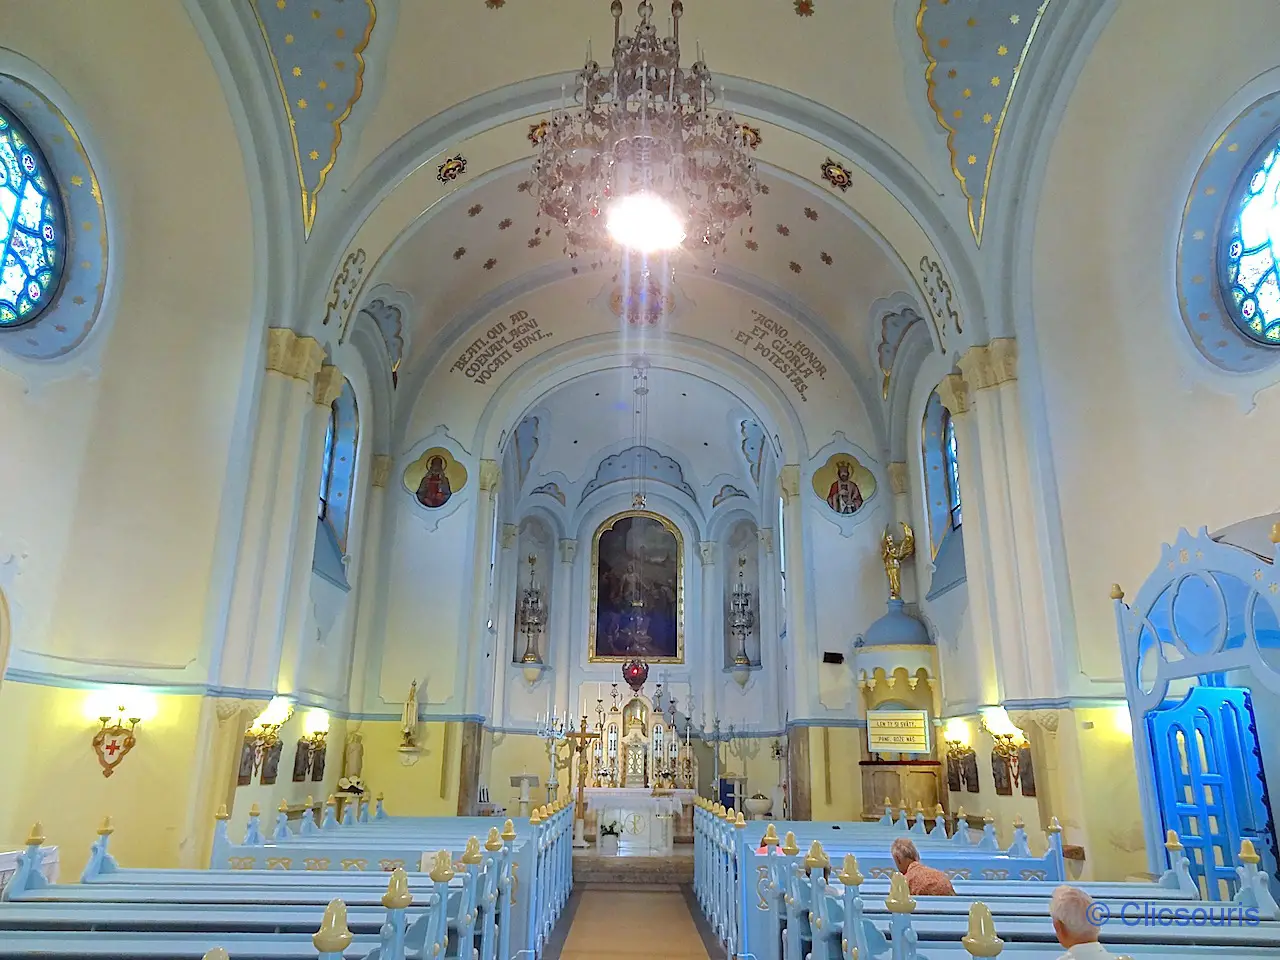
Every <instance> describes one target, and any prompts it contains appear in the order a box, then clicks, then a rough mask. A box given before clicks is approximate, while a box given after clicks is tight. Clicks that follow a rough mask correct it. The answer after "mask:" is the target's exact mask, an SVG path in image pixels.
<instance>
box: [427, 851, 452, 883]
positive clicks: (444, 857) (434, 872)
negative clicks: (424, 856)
mask: <svg viewBox="0 0 1280 960" xmlns="http://www.w3.org/2000/svg"><path fill="white" fill-rule="evenodd" d="M428 876H430V877H431V879H432V881H433V882H435V883H448V882H449V881H450V880H452V879H453V858H452V857H450V856H449V851H448V850H438V851H436V859H435V862H434V863H433V864H432V865H431V872H430V874H428Z"/></svg>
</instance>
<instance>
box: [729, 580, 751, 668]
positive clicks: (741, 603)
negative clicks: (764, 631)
mask: <svg viewBox="0 0 1280 960" xmlns="http://www.w3.org/2000/svg"><path fill="white" fill-rule="evenodd" d="M746 566H747V558H746V557H745V556H743V557H739V558H738V582H737V583H736V584H734V587H733V595H732V597H731V598H730V600H729V618H728V620H729V633H730V634H731V635H732V636H733V638H734V640H736V641H737V643H736V647H737V649H736V650H735V652H734V655H733V665H734V666H735V667H751V666H754V664H753V663H752V662H751V657H750V656H748V655H747V638H748V637H750V636H751V631H752V630H753V629H754V628H755V625H756V615H755V613H754V612H753V611H752V609H751V591H750V590H748V589H747V584H746V580H745V578H744V576H743V574H744V573H745V571H746Z"/></svg>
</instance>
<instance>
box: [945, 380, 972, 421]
mask: <svg viewBox="0 0 1280 960" xmlns="http://www.w3.org/2000/svg"><path fill="white" fill-rule="evenodd" d="M938 396H939V397H940V398H941V399H942V405H943V406H944V407H946V408H947V411H948V412H949V413H950V414H951V416H953V417H959V416H962V415H964V414H966V413H968V412H969V384H968V382H967V381H966V380H965V378H964V377H962V376H960V374H958V373H951V374H948V375H947V376H945V377H943V378H942V382H941V383H940V384H938Z"/></svg>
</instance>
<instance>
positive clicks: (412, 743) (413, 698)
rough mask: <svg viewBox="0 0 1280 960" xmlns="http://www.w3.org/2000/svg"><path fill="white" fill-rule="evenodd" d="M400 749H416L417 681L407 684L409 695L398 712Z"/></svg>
mask: <svg viewBox="0 0 1280 960" xmlns="http://www.w3.org/2000/svg"><path fill="white" fill-rule="evenodd" d="M400 749H401V750H417V749H418V681H417V680H415V681H413V683H411V684H410V685H409V696H408V698H407V699H406V700H405V702H404V710H403V712H401V714H400Z"/></svg>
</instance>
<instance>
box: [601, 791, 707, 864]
mask: <svg viewBox="0 0 1280 960" xmlns="http://www.w3.org/2000/svg"><path fill="white" fill-rule="evenodd" d="M693 797H694V792H693V791H692V790H663V791H662V792H660V793H656V794H655V793H654V792H653V791H652V790H650V789H649V788H647V787H644V788H639V787H631V788H628V787H588V788H587V789H586V791H585V799H586V803H587V809H588V810H591V811H594V812H595V814H596V836H597V838H598V837H599V835H600V834H599V830H600V827H601V826H602V825H603V824H606V823H616V824H617V825H618V833H619V836H618V853H619V855H620V856H633V857H636V856H638V857H661V856H669V855H670V854H671V853H672V852H673V851H674V847H675V831H674V827H673V821H674V818H675V817H677V816H679V815H680V811H681V810H683V809H684V808H685V807H686V806H688V805H690V804H692V803H693ZM597 842H598V840H597Z"/></svg>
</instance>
